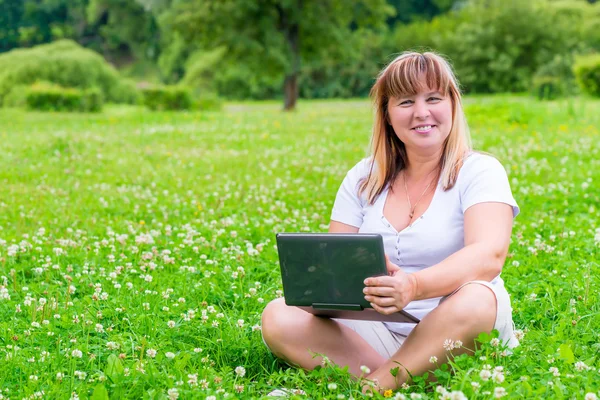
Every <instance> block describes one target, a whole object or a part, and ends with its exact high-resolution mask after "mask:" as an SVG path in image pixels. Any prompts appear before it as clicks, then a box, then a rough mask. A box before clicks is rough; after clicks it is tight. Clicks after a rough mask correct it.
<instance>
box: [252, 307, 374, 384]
mask: <svg viewBox="0 0 600 400" xmlns="http://www.w3.org/2000/svg"><path fill="white" fill-rule="evenodd" d="M262 334H263V338H264V339H265V342H266V343H267V344H268V346H269V348H270V349H271V351H273V353H274V354H275V355H277V356H278V357H280V358H282V359H284V360H286V361H287V362H289V363H290V364H294V365H298V366H300V367H302V368H304V369H307V370H310V369H313V368H314V367H316V366H317V365H319V364H320V362H321V358H320V357H316V358H313V356H312V353H319V354H324V355H326V356H327V357H328V358H329V359H330V360H331V361H333V362H334V363H335V364H337V365H340V366H346V365H347V366H348V367H349V371H350V373H352V374H353V375H355V376H360V375H361V374H362V372H361V370H360V367H361V366H362V365H366V366H367V367H369V369H371V371H374V370H376V369H377V368H378V367H380V366H381V365H382V364H383V363H384V362H385V358H384V357H382V356H381V355H380V354H379V353H377V351H375V349H373V347H371V346H370V345H369V344H368V343H367V342H366V341H365V340H364V339H363V338H362V337H361V336H360V335H359V334H358V333H356V332H354V331H353V330H352V329H350V328H349V327H347V326H344V325H342V324H340V323H338V322H336V321H334V320H331V319H328V318H320V317H315V316H314V315H312V314H310V313H307V312H306V311H303V310H301V309H299V308H297V307H290V306H287V305H286V304H285V302H284V301H283V299H281V298H280V299H276V300H273V301H271V302H270V303H269V304H268V305H267V307H266V308H265V310H264V311H263V314H262Z"/></svg>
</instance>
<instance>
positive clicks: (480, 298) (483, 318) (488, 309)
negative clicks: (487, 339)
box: [444, 283, 498, 331]
mask: <svg viewBox="0 0 600 400" xmlns="http://www.w3.org/2000/svg"><path fill="white" fill-rule="evenodd" d="M444 303H447V304H446V307H448V308H449V309H451V310H452V311H451V313H450V314H451V318H452V320H453V321H454V322H456V323H458V324H460V325H462V326H471V327H477V328H479V329H483V330H487V331H491V330H492V329H493V328H494V323H495V321H496V313H497V308H498V306H497V301H496V295H495V294H494V292H493V291H492V290H491V289H490V288H488V287H487V286H484V285H480V284H477V283H471V284H468V285H465V286H463V287H462V288H461V289H460V290H459V291H458V292H456V293H455V294H453V295H452V296H450V297H449V298H448V299H447V300H446V301H445V302H444Z"/></svg>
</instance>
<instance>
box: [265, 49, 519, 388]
mask: <svg viewBox="0 0 600 400" xmlns="http://www.w3.org/2000/svg"><path fill="white" fill-rule="evenodd" d="M371 95H372V97H373V100H374V103H375V106H376V113H375V121H374V128H373V135H372V140H371V142H372V150H371V152H372V154H371V156H370V157H369V158H366V159H364V160H362V161H360V162H359V163H358V164H357V165H356V166H354V167H353V168H352V169H351V170H350V171H349V172H348V174H347V175H346V177H345V179H344V181H343V183H342V185H341V187H340V189H339V191H338V194H337V197H336V200H335V204H334V206H333V211H332V216H331V224H330V227H329V232H335V233H356V232H361V233H379V234H381V235H382V237H383V241H384V247H385V252H386V255H387V267H388V271H389V272H390V276H385V277H374V278H368V279H367V280H365V289H364V293H365V298H366V299H367V300H368V301H369V302H371V304H372V306H373V308H374V309H375V310H377V311H378V312H380V313H383V314H390V313H394V312H397V311H399V310H406V311H407V312H409V313H411V314H413V315H416V316H417V317H419V318H421V322H420V323H419V324H417V325H415V324H404V323H402V324H401V323H382V322H372V321H349V320H330V319H324V318H318V317H315V316H313V315H311V314H309V313H306V312H304V311H302V310H300V309H298V308H295V307H288V306H286V305H285V303H284V302H283V299H277V300H274V301H272V302H271V303H269V304H268V306H267V307H266V309H265V311H264V313H263V316H262V321H263V325H262V332H263V338H264V340H265V343H266V344H267V345H268V346H269V348H270V349H271V350H272V351H273V353H275V354H276V355H277V356H279V357H281V358H283V359H285V360H286V361H288V362H290V363H292V364H295V365H298V366H300V367H302V368H306V369H312V368H314V367H315V366H316V365H318V364H319V362H320V360H319V359H315V358H313V356H312V354H313V353H320V354H324V355H326V356H327V357H329V358H330V359H331V360H332V361H333V362H335V363H336V364H338V365H348V366H349V368H350V371H351V372H352V373H353V374H354V375H356V376H360V375H361V366H366V367H368V368H369V370H370V371H371V373H370V375H368V376H367V379H370V380H373V381H375V382H377V383H378V385H379V388H380V389H385V388H391V389H394V388H396V387H398V386H399V385H401V384H402V383H404V382H405V381H407V380H408V378H409V373H410V374H412V375H420V374H422V373H424V372H426V371H427V370H430V369H431V367H432V365H431V363H430V359H431V358H432V357H437V359H438V360H442V361H443V360H444V359H445V357H446V355H447V352H448V351H451V352H452V354H453V355H457V354H460V353H463V352H466V351H468V350H467V349H468V348H471V349H472V348H473V341H474V339H475V338H476V337H477V336H478V335H479V334H480V333H481V332H491V331H492V330H493V329H497V330H498V331H499V333H500V340H501V341H502V342H504V343H505V344H506V345H508V347H514V346H516V345H518V341H517V339H516V338H515V337H514V333H513V323H512V309H511V306H510V298H509V295H508V293H507V291H506V289H505V288H504V284H503V281H502V279H501V278H500V276H499V275H500V272H501V270H502V266H503V264H504V260H505V258H506V254H507V251H508V246H509V242H510V235H511V231H512V221H513V218H514V217H515V216H516V215H517V214H518V212H519V208H518V206H517V204H516V202H515V200H514V198H513V196H512V193H511V189H510V185H509V182H508V178H507V176H506V172H505V170H504V168H503V167H502V165H501V164H500V162H498V161H497V160H496V159H495V158H493V157H491V156H488V155H484V154H480V153H475V152H473V151H472V150H471V144H470V136H469V130H468V127H467V123H466V120H465V116H464V113H463V109H462V103H461V95H460V91H459V87H458V83H457V81H456V78H455V77H454V74H453V72H452V69H451V68H450V66H449V64H448V63H447V62H446V61H445V60H444V59H443V58H442V57H440V56H439V55H437V54H434V53H429V52H427V53H422V54H421V53H412V52H411V53H404V54H402V55H401V56H399V57H398V58H396V59H395V60H394V61H392V62H391V63H390V64H389V65H388V66H387V67H386V68H385V69H384V70H383V71H382V72H381V73H380V75H379V77H378V79H377V81H376V83H375V85H374V87H373V89H372V91H371ZM450 349H452V350H450ZM398 364H399V365H401V366H402V367H403V368H400V370H399V371H398V373H397V375H396V377H394V376H392V374H391V373H390V370H391V369H393V368H395V367H397V366H398ZM364 370H366V369H364V368H363V371H364Z"/></svg>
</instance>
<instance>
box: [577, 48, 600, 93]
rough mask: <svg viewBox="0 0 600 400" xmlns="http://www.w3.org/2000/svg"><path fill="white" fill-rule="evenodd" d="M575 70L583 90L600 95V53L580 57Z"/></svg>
mask: <svg viewBox="0 0 600 400" xmlns="http://www.w3.org/2000/svg"><path fill="white" fill-rule="evenodd" d="M574 70H575V77H576V78H577V82H578V83H579V86H580V87H581V90H583V91H584V92H585V93H587V94H589V95H591V96H595V97H600V54H590V55H587V56H582V57H579V58H578V59H577V61H576V62H575V66H574Z"/></svg>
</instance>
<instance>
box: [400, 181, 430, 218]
mask: <svg viewBox="0 0 600 400" xmlns="http://www.w3.org/2000/svg"><path fill="white" fill-rule="evenodd" d="M433 171H435V170H433ZM433 171H431V172H433ZM431 172H430V173H429V174H427V178H429V175H431ZM402 177H403V178H404V190H405V191H406V200H407V201H408V209H409V211H410V212H409V213H408V217H409V218H410V220H411V221H412V219H413V216H414V215H415V210H416V208H417V205H418V204H419V202H420V201H421V199H422V198H423V196H424V195H425V193H427V190H428V189H429V187H430V186H431V184H432V183H433V179H432V180H431V181H429V184H427V186H426V187H425V190H423V193H421V196H420V197H419V199H418V200H417V202H416V203H415V206H414V207H413V206H412V204H411V203H410V196H409V195H408V186H407V185H406V172H405V173H403V174H402Z"/></svg>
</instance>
